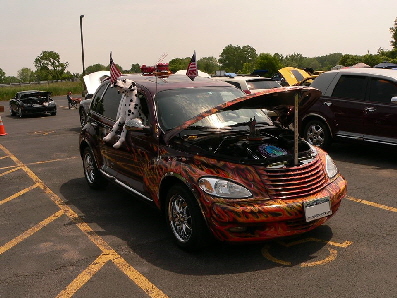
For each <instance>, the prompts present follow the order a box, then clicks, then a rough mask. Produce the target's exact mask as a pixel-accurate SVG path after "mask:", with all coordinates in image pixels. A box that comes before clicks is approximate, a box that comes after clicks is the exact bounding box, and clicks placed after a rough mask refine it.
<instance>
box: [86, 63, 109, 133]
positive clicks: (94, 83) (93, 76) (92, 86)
mask: <svg viewBox="0 0 397 298" xmlns="http://www.w3.org/2000/svg"><path fill="white" fill-rule="evenodd" d="M109 76H110V71H106V70H103V71H97V72H93V73H90V74H88V75H85V76H84V77H83V80H84V84H85V88H86V90H87V94H86V95H85V97H84V98H83V99H82V100H81V101H80V105H79V117H80V125H81V127H83V126H84V125H85V123H86V122H87V115H88V111H89V108H90V104H91V101H92V96H93V95H94V92H95V91H96V89H97V88H98V86H99V85H100V84H101V82H102V80H103V79H104V78H106V77H109Z"/></svg>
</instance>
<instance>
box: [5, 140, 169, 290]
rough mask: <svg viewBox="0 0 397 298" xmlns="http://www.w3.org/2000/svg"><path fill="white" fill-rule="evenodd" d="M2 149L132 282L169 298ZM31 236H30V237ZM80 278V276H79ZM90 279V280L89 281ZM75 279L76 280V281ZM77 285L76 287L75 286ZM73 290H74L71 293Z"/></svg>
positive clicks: (88, 275)
mask: <svg viewBox="0 0 397 298" xmlns="http://www.w3.org/2000/svg"><path fill="white" fill-rule="evenodd" d="M0 149H1V150H3V151H4V152H5V153H6V154H7V155H8V156H9V157H10V158H11V159H12V160H13V161H14V162H15V164H17V165H18V167H20V168H21V169H22V170H24V171H25V173H26V174H27V175H28V176H29V177H30V178H31V179H32V180H33V181H34V182H35V183H36V184H38V186H39V187H40V188H41V189H42V190H44V192H45V193H46V194H47V195H48V196H49V197H50V198H51V200H52V201H53V202H54V203H55V204H56V205H57V206H58V207H59V208H60V209H61V211H59V212H62V213H64V214H65V215H67V216H68V217H69V218H70V219H71V220H73V221H74V222H75V224H76V225H77V227H78V228H79V229H80V230H81V231H83V232H84V233H85V234H86V236H87V237H88V238H89V239H90V240H91V241H92V242H93V243H94V244H95V245H96V246H97V247H98V248H99V249H101V250H102V252H103V254H104V255H109V256H111V261H112V262H113V263H114V264H115V265H116V266H117V267H118V268H119V269H120V270H121V271H122V272H124V274H126V275H127V276H128V277H129V278H130V279H131V280H132V281H134V282H135V284H136V285H138V286H139V287H140V288H141V289H142V290H143V291H145V293H147V294H148V295H149V296H150V297H153V298H167V297H168V296H167V295H165V294H164V293H163V292H162V291H161V290H160V289H158V288H157V287H156V286H155V285H154V284H152V283H151V282H150V281H149V280H148V279H146V277H144V276H143V275H142V274H141V273H139V272H138V271H137V270H136V269H135V268H134V267H132V266H130V265H129V264H128V263H127V262H126V261H125V260H124V259H123V258H122V257H121V256H120V255H119V254H118V253H117V252H116V251H115V250H113V249H112V247H111V246H110V245H109V244H108V243H107V242H106V241H105V240H103V238H101V237H100V236H98V234H96V233H95V231H94V230H92V229H91V227H90V226H89V225H88V224H87V223H85V222H84V221H83V220H82V219H81V218H80V217H79V216H78V214H77V213H76V212H74V211H73V210H72V209H71V208H70V207H69V206H67V205H66V204H65V202H64V201H62V199H61V198H60V197H59V196H58V195H56V194H55V193H54V192H53V191H52V190H51V189H50V188H49V187H48V186H47V185H45V184H44V183H43V182H42V181H41V179H40V178H39V177H38V176H36V174H34V173H33V172H32V171H31V170H30V169H29V168H28V167H27V166H26V165H25V164H23V163H22V162H21V161H20V160H19V159H18V158H16V157H15V156H14V155H13V154H12V153H11V152H10V151H8V150H7V149H6V148H5V147H4V146H2V145H1V144H0ZM28 236H30V235H28ZM101 268H102V266H99V265H98V266H94V265H92V266H91V267H90V269H89V270H90V274H83V275H82V276H81V280H80V279H79V277H77V278H76V279H77V280H78V282H77V283H78V285H80V286H79V287H76V286H75V285H76V282H74V281H72V283H71V284H70V285H69V286H68V287H67V288H66V289H68V291H67V294H68V295H69V296H63V297H71V296H73V294H74V293H75V292H76V291H77V290H78V289H79V288H80V287H81V286H83V285H84V284H85V283H86V282H87V281H88V280H89V278H91V277H92V276H93V275H94V274H95V272H97V271H95V270H99V269H101ZM79 276H80V275H79ZM87 278H88V279H87ZM76 279H75V280H76ZM73 284H75V285H73ZM66 289H65V290H64V291H62V292H61V293H60V294H59V295H61V294H62V293H64V294H65V295H66V292H65V291H66ZM71 290H74V292H73V291H71Z"/></svg>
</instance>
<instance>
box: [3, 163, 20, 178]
mask: <svg viewBox="0 0 397 298" xmlns="http://www.w3.org/2000/svg"><path fill="white" fill-rule="evenodd" d="M7 168H8V169H9V168H12V169H11V170H9V171H6V172H4V173H0V177H1V176H5V175H8V174H10V173H12V172H15V171H17V170H19V169H20V168H18V167H15V166H14V167H7ZM2 169H5V168H0V170H2Z"/></svg>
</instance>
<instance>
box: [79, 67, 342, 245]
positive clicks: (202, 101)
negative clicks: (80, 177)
mask: <svg viewBox="0 0 397 298" xmlns="http://www.w3.org/2000/svg"><path fill="white" fill-rule="evenodd" d="M121 79H124V80H132V81H134V82H135V84H136V86H137V89H138V97H139V98H140V103H141V105H142V110H143V112H144V114H145V116H146V118H147V119H148V122H147V123H146V124H144V125H142V123H139V121H138V120H137V119H133V120H134V121H129V122H127V123H126V124H125V125H126V126H125V127H126V129H127V135H126V137H125V142H124V143H122V146H121V147H120V148H119V149H115V148H114V147H113V145H114V144H115V143H116V142H117V141H118V136H119V135H120V133H121V130H122V128H121V127H120V129H119V130H118V131H117V132H116V136H115V137H114V138H112V139H111V141H109V142H105V141H104V139H103V138H104V136H107V135H108V133H109V131H110V130H111V128H112V127H113V125H114V124H115V121H116V114H117V111H118V105H119V102H120V98H121V94H120V93H119V92H117V90H116V88H112V87H111V86H110V83H109V82H108V81H105V82H103V83H102V84H101V86H100V87H99V88H98V90H97V91H96V93H95V94H94V97H93V101H92V103H91V105H90V112H89V116H88V119H87V124H86V125H85V126H84V127H83V129H82V130H81V133H80V148H79V149H80V154H81V157H82V160H83V168H84V175H85V178H86V180H87V183H88V185H89V186H90V187H91V188H94V189H100V188H102V187H104V186H105V185H106V181H108V180H110V181H112V182H115V183H117V184H118V185H120V186H122V187H123V188H125V189H126V190H128V191H130V192H131V193H133V194H135V197H136V198H141V199H143V200H145V201H147V202H150V203H151V204H153V205H154V206H156V207H157V208H158V209H159V210H161V211H162V212H163V213H164V214H165V218H166V221H167V225H168V227H169V229H170V231H171V234H172V235H173V238H174V240H175V242H176V243H177V245H178V246H180V247H181V248H182V249H185V250H195V249H199V248H201V247H203V246H204V245H206V244H207V243H208V240H209V239H211V238H212V236H214V237H215V238H216V239H218V240H221V241H228V242H244V241H245V242H247V241H263V240H266V239H272V238H277V237H285V236H291V235H296V234H300V233H304V232H307V231H310V230H312V229H314V228H316V227H318V226H319V225H321V224H323V223H325V222H326V221H327V220H328V219H329V218H330V217H331V216H332V215H333V214H335V212H336V211H337V210H338V208H339V205H340V203H341V200H342V199H343V198H344V197H345V195H346V181H345V179H344V178H343V177H342V176H341V174H340V173H339V171H338V169H337V167H336V166H335V164H334V162H333V161H332V159H331V157H330V156H329V155H328V154H327V153H326V152H324V151H323V150H321V149H320V148H317V147H314V146H311V145H310V144H308V143H307V142H306V141H305V140H303V139H298V138H297V135H296V138H295V136H294V132H292V131H291V130H289V129H286V128H282V127H278V126H275V125H274V124H273V123H272V121H271V120H270V119H269V118H268V117H267V115H266V114H265V113H264V112H263V111H262V109H263V108H265V109H266V108H272V107H273V106H279V105H291V104H292V105H293V103H294V101H295V100H296V96H299V98H300V99H299V102H300V105H301V106H306V105H308V104H309V103H311V102H313V100H315V98H316V97H318V96H319V91H318V90H315V89H312V88H308V87H300V86H299V87H288V88H277V89H268V90H266V91H263V92H261V93H257V94H252V95H248V96H246V95H245V94H244V93H243V92H242V91H241V90H239V89H237V88H235V87H233V86H231V85H230V84H227V83H225V82H221V81H217V80H212V79H206V78H199V77H197V78H196V79H195V80H194V81H191V80H190V79H189V78H188V77H187V76H186V75H170V76H169V77H168V78H161V79H155V78H153V77H150V76H138V75H136V76H132V75H131V76H122V77H121ZM277 110H280V111H281V110H282V109H277ZM286 124H287V123H286ZM117 135H118V136H117ZM295 142H296V145H295ZM294 148H296V150H294ZM211 235H212V236H211Z"/></svg>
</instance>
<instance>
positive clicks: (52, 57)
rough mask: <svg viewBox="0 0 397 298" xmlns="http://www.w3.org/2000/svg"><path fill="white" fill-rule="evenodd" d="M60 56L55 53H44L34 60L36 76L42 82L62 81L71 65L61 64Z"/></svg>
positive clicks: (67, 63)
mask: <svg viewBox="0 0 397 298" xmlns="http://www.w3.org/2000/svg"><path fill="white" fill-rule="evenodd" d="M60 60H61V59H60V56H59V54H58V53H56V52H54V51H43V52H41V54H40V55H39V56H37V57H36V59H35V60H34V66H35V67H36V69H37V71H36V75H38V78H39V79H40V80H60V79H62V76H63V74H64V72H65V70H66V68H67V67H68V65H69V62H61V61H60Z"/></svg>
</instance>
